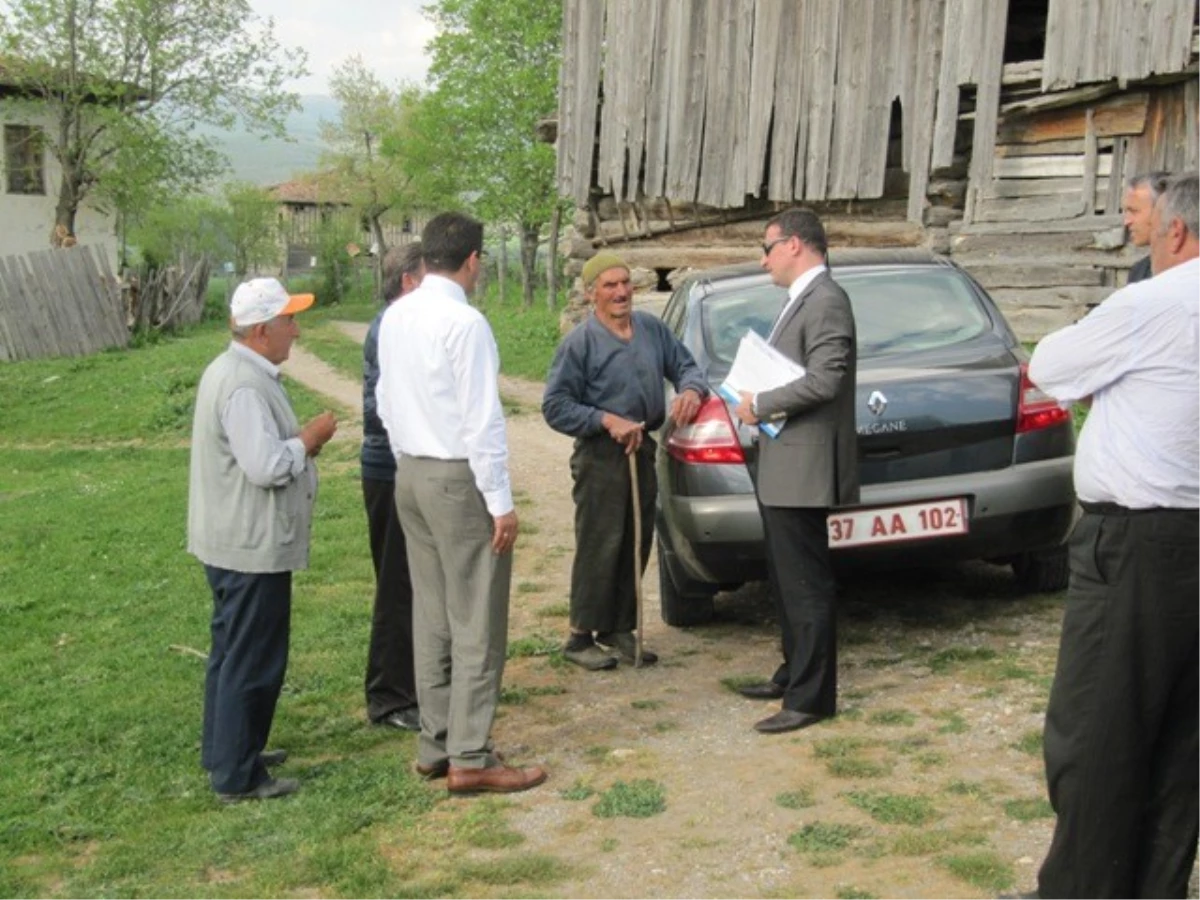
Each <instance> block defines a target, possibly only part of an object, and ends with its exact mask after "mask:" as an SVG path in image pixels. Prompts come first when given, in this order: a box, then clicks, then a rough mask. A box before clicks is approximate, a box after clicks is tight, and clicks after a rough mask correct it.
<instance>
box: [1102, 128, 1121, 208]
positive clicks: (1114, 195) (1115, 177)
mask: <svg viewBox="0 0 1200 900" xmlns="http://www.w3.org/2000/svg"><path fill="white" fill-rule="evenodd" d="M1127 177H1128V176H1127V175H1126V174H1125V138H1117V139H1116V140H1114V141H1113V149H1112V163H1110V171H1109V173H1108V181H1107V184H1106V183H1105V181H1104V179H1098V184H1097V187H1104V191H1105V199H1104V211H1105V212H1116V211H1118V210H1120V208H1121V195H1122V193H1124V189H1125V179H1126V178H1127Z"/></svg>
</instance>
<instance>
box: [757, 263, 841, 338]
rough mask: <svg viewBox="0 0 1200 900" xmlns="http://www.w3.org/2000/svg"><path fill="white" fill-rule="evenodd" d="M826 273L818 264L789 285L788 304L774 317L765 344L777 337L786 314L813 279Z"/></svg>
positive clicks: (822, 265) (822, 266) (820, 264)
mask: <svg viewBox="0 0 1200 900" xmlns="http://www.w3.org/2000/svg"><path fill="white" fill-rule="evenodd" d="M825 271H827V270H826V268H825V265H824V264H822V263H818V264H817V265H815V266H813V267H812V268H811V269H809V270H808V271H807V272H805V273H804V274H803V275H801V276H800V277H799V278H797V279H796V280H795V281H793V282H792V283H791V286H789V287H788V302H787V303H785V304H784V305H783V309H781V310H780V311H779V315H778V316H776V317H775V324H774V325H772V326H771V333H770V334H769V335H768V336H767V343H768V344H772V343H774V341H775V338H776V337H777V336H778V333H779V328H780V326H781V325H782V324H783V322H784V320H785V319H786V318H787V315H788V313H790V312H791V311H792V309H794V308H795V306H796V304H797V302H799V300H800V295H801V294H803V293H804V292H805V291H806V290H808V286H809V285H810V284H812V283H813V279H814V278H816V277H817V276H818V275H820V274H821V273H822V272H825Z"/></svg>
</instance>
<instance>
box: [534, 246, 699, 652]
mask: <svg viewBox="0 0 1200 900" xmlns="http://www.w3.org/2000/svg"><path fill="white" fill-rule="evenodd" d="M583 286H584V292H585V294H586V296H587V299H588V301H589V302H590V303H591V304H592V315H590V316H589V317H588V318H587V319H586V320H585V321H584V322H582V323H580V324H579V325H578V326H576V327H575V329H574V330H572V331H571V333H570V334H568V335H567V336H566V337H565V338H564V339H563V341H562V343H561V344H560V345H559V347H558V350H557V351H556V353H555V355H554V361H553V362H552V363H551V365H550V374H549V375H548V376H547V378H546V393H545V396H544V397H543V399H542V415H543V416H544V417H545V419H546V422H547V424H549V425H550V427H551V428H553V429H554V430H555V431H560V432H562V433H563V434H568V435H570V436H572V437H574V438H575V450H574V453H572V455H571V477H572V478H573V480H574V488H573V490H572V498H573V499H574V501H575V561H574V564H573V565H572V569H571V626H570V627H571V634H570V636H569V637H568V639H567V643H566V646H565V647H564V648H563V655H564V656H565V657H566V658H567V659H568V660H570V661H571V662H573V663H575V664H576V665H579V666H582V667H583V668H585V669H588V670H590V671H598V670H601V669H611V668H613V667H614V666H616V665H617V662H618V657H619V658H620V659H621V660H623V661H624V662H626V663H630V664H645V665H650V664H652V663H654V662H656V661H657V659H658V657H657V656H656V655H655V654H654V653H652V652H650V651H649V650H645V649H643V648H642V647H641V634H640V629H639V633H638V636H637V638H635V637H634V628H635V626H637V625H639V624H640V623H639V622H638V616H637V611H638V609H639V608H640V604H639V603H638V588H637V585H638V582H639V579H640V576H641V573H642V571H643V570H644V569H645V566H646V562H647V561H648V560H649V558H650V544H651V535H652V534H653V530H654V529H653V522H654V519H653V516H654V503H655V494H656V491H657V489H658V488H657V483H656V478H655V473H654V448H655V443H654V440H653V439H652V438H650V437H649V435H648V433H647V432H649V431H654V430H655V429H657V428H659V427H660V426H661V425H662V424H663V422H664V421H665V419H666V414H667V409H666V399H665V396H664V393H663V379H664V378H665V379H668V380H670V381H671V383H672V384H673V385H674V386H675V390H676V391H677V392H678V393H677V396H676V397H675V399H674V401H673V402H672V404H671V410H670V414H671V418H672V419H673V420H674V421H675V422H676V423H677V424H680V425H686V424H688V423H689V422H691V421H692V419H694V418H695V416H696V413H697V411H698V410H699V408H700V403H701V401H703V399H704V398H705V397H706V396H707V395H708V384H707V382H706V381H705V378H704V375H703V373H702V372H701V371H700V369H699V367H698V366H697V365H696V362H695V360H694V359H692V355H691V354H690V353H689V352H688V350H687V348H686V347H684V346H683V344H681V343H680V342H679V341H678V339H676V337H675V336H674V335H673V334H672V333H671V332H670V330H669V329H668V328H667V327H666V325H664V324H663V323H662V322H661V321H660V320H659V319H657V318H656V317H654V316H652V315H650V314H648V313H644V312H634V310H633V289H632V287H631V286H630V280H629V267H628V266H627V265H625V263H624V262H622V261H621V259H620V257H618V256H616V255H615V254H613V253H608V252H602V253H599V254H597V255H596V256H594V257H592V258H591V259H590V260H588V262H587V264H586V265H585V266H584V267H583ZM630 456H632V457H633V462H632V464H631V463H630V460H629V459H628V457H630ZM635 478H636V480H635ZM642 523H645V527H643V528H640V529H639V528H638V526H639V525H640V524H642ZM638 530H640V532H641V533H640V534H637V535H635V531H638ZM635 537H636V539H637V540H638V543H637V545H636V547H635ZM635 558H636V565H635ZM614 652H615V654H616V655H613V653H614Z"/></svg>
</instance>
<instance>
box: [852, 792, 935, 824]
mask: <svg viewBox="0 0 1200 900" xmlns="http://www.w3.org/2000/svg"><path fill="white" fill-rule="evenodd" d="M843 796H844V797H845V798H846V799H847V800H848V801H849V802H850V804H851V805H852V806H856V807H858V808H859V809H861V810H862V811H863V812H865V813H866V814H867V815H869V816H870V817H871V818H872V819H874V820H875V821H876V822H882V823H883V824H884V825H924V824H926V823H927V822H932V821H933V820H934V819H936V818H937V817H938V813H937V810H936V809H934V807H933V803H932V802H931V801H930V800H929V798H927V797H922V796H920V795H912V794H885V793H882V792H877V791H850V792H849V793H846V794H844V795H843Z"/></svg>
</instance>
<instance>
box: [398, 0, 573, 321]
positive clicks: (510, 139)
mask: <svg viewBox="0 0 1200 900" xmlns="http://www.w3.org/2000/svg"><path fill="white" fill-rule="evenodd" d="M425 12H426V14H427V15H428V16H429V17H430V18H432V20H433V21H434V23H435V25H436V26H437V30H438V34H437V36H436V37H435V38H434V39H433V41H432V42H431V45H430V51H431V61H430V68H429V79H430V82H431V84H432V88H431V90H430V93H429V95H428V96H427V97H426V98H425V99H424V100H423V101H422V102H421V104H420V106H419V108H418V110H417V112H416V114H415V116H414V121H413V123H412V140H411V141H410V143H409V144H408V145H407V146H406V147H405V152H406V155H407V157H408V159H409V165H410V167H411V168H412V170H413V174H414V175H415V176H416V177H417V179H418V180H419V181H421V182H423V183H425V184H426V186H427V188H428V189H429V190H430V191H431V192H433V193H435V194H440V195H442V196H446V195H449V194H451V193H457V194H458V197H459V198H460V202H465V203H467V204H468V205H470V207H471V208H472V209H473V210H474V211H475V212H476V213H477V214H478V215H479V216H480V217H481V218H482V219H484V221H487V222H511V223H513V224H514V225H515V226H516V227H517V230H518V233H519V235H520V241H521V270H522V273H523V281H524V303H525V305H526V306H530V305H532V304H533V290H534V279H535V272H536V264H537V247H538V239H539V236H540V233H541V230H542V228H543V226H545V225H546V224H547V223H548V222H549V221H550V219H551V215H552V213H553V211H554V208H555V205H556V204H557V202H558V196H557V190H556V187H555V180H554V149H553V148H552V147H550V146H549V145H547V144H543V143H540V142H539V141H538V140H537V138H536V135H535V132H534V126H535V125H536V124H537V121H538V120H539V119H541V118H544V117H545V116H546V115H548V114H551V113H553V112H554V110H555V109H556V108H557V105H558V102H557V91H558V66H559V54H560V44H561V36H560V32H561V29H562V3H561V2H556V0H435V2H433V3H432V4H431V5H430V6H428V7H426V9H425Z"/></svg>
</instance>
